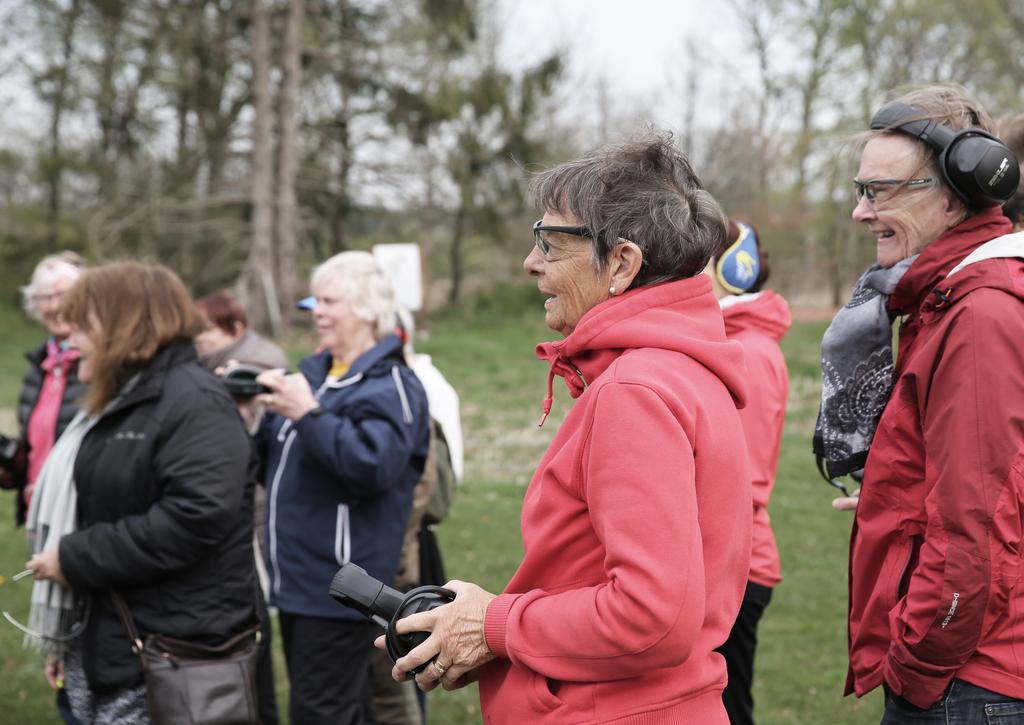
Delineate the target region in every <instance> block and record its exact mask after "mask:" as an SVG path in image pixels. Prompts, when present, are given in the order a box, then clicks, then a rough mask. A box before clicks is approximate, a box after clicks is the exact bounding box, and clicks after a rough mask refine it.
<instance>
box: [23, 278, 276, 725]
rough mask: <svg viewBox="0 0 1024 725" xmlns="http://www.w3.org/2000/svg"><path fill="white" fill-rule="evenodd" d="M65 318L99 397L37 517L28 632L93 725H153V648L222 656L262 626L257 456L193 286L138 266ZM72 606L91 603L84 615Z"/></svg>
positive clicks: (46, 482) (45, 484)
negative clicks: (149, 692)
mask: <svg viewBox="0 0 1024 725" xmlns="http://www.w3.org/2000/svg"><path fill="white" fill-rule="evenodd" d="M61 312H62V314H63V315H64V318H65V319H66V320H67V322H68V324H69V325H70V326H71V342H72V344H73V345H74V346H75V347H76V348H77V349H78V350H79V351H80V352H81V357H80V359H79V375H80V377H81V379H82V380H83V381H84V382H86V383H88V386H89V387H88V393H87V395H86V397H85V400H84V401H83V410H82V412H81V413H80V414H79V415H78V416H77V417H76V418H75V420H74V421H72V423H71V425H69V426H68V429H67V430H66V431H65V434H64V435H63V436H62V437H61V439H60V440H59V441H58V443H57V445H56V446H55V447H54V450H53V452H52V454H51V456H50V458H49V459H48V461H47V463H46V465H45V467H44V470H43V472H42V474H41V475H40V481H39V492H38V495H37V497H36V498H35V499H34V500H33V505H32V509H31V510H30V512H29V529H30V534H34V536H35V551H36V552H37V553H36V554H35V555H34V556H33V557H32V558H31V560H30V561H29V562H28V568H29V569H31V570H32V571H33V572H34V574H35V577H36V579H37V582H36V585H35V587H34V589H33V606H32V612H31V615H30V616H31V618H32V619H31V620H30V625H33V626H35V627H38V628H39V629H40V630H41V633H42V634H43V635H44V636H45V637H46V639H45V640H44V641H47V642H57V641H62V640H63V639H67V636H68V633H69V630H70V631H73V632H79V633H80V635H79V636H78V637H77V638H75V639H72V640H71V642H70V645H69V646H68V647H67V648H66V651H61V652H56V653H55V654H57V655H59V656H60V659H61V660H62V665H61V664H60V663H59V662H55V663H54V664H53V665H52V666H51V667H50V668H49V672H48V676H49V678H50V679H51V681H52V680H56V679H57V678H58V677H59V676H60V670H61V667H62V666H63V669H64V680H65V682H66V687H67V691H68V695H69V698H70V700H71V704H72V709H73V711H74V713H75V715H76V717H78V718H79V719H80V720H82V721H83V722H97V723H103V722H117V723H142V722H148V720H149V713H148V707H147V700H146V689H145V684H144V682H143V674H142V669H141V666H140V661H139V658H138V657H137V656H136V654H134V653H133V651H132V648H131V646H130V645H129V640H128V636H127V634H126V631H125V628H124V626H123V624H122V621H121V619H120V618H119V616H118V613H117V609H116V607H115V604H114V602H113V596H112V595H113V594H115V593H117V594H120V596H121V597H123V599H124V601H125V602H126V603H127V607H128V609H129V610H130V612H131V616H132V618H133V619H134V622H135V625H136V627H137V629H138V630H139V632H140V634H141V636H142V637H145V636H146V635H148V634H161V635H166V636H169V637H173V638H175V639H179V640H186V641H189V642H194V643H197V644H202V645H210V646H214V645H219V644H221V643H222V642H224V641H226V640H227V639H229V638H230V637H232V636H234V635H236V634H239V633H240V632H242V631H244V630H246V629H247V628H249V627H251V626H252V624H253V623H254V621H255V617H256V615H255V609H254V607H255V602H254V593H255V581H254V567H253V561H252V548H251V537H252V510H251V506H252V491H251V487H250V484H249V483H248V481H249V479H248V476H247V470H248V461H249V454H250V448H249V441H248V438H247V436H246V433H245V430H244V428H243V425H242V421H241V419H240V417H239V416H238V413H237V411H236V410H235V407H234V404H233V403H232V400H231V398H230V397H229V396H228V394H227V392H226V391H225V390H224V386H223V385H222V384H221V382H220V381H219V380H218V379H217V378H216V377H214V376H213V374H211V373H210V372H208V371H207V370H205V369H204V368H203V367H202V366H201V365H200V364H199V362H198V360H197V359H196V352H195V349H194V347H193V345H192V339H193V337H194V336H195V334H196V333H197V332H199V331H200V330H202V329H203V323H202V320H201V319H200V317H199V315H198V313H197V312H196V310H195V307H194V306H193V304H192V300H191V299H190V298H189V295H188V292H187V291H186V289H185V286H184V285H183V284H182V282H181V280H180V279H178V277H177V276H176V275H175V274H174V273H173V272H171V271H170V270H168V269H166V268H165V267H162V266H158V265H151V264H139V263H134V262H120V263H113V264H107V265H104V266H101V267H96V268H93V269H90V270H88V271H87V272H86V273H85V274H84V275H83V276H82V278H81V279H80V280H79V281H78V282H77V283H76V284H75V286H74V287H73V288H72V289H71V290H70V291H69V292H68V293H67V295H66V297H65V299H64V301H63V303H62V307H61ZM70 592H74V595H77V597H79V598H80V599H84V600H85V601H87V602H88V604H87V606H86V607H85V611H86V613H85V614H84V615H81V616H80V619H78V621H75V620H76V617H78V616H79V615H80V612H81V608H79V607H76V606H75V597H74V596H72V595H71V594H70Z"/></svg>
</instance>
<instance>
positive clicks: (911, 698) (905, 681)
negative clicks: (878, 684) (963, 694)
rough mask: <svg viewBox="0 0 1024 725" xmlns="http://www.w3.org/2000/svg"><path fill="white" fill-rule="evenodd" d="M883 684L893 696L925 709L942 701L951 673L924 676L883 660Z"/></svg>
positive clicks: (890, 661)
mask: <svg viewBox="0 0 1024 725" xmlns="http://www.w3.org/2000/svg"><path fill="white" fill-rule="evenodd" d="M882 674H883V675H884V677H885V682H886V684H887V685H889V687H890V689H891V690H892V691H893V693H894V694H896V695H899V696H900V697H902V698H903V699H904V700H906V701H907V702H909V703H910V704H911V705H913V706H914V707H920V708H922V709H927V708H929V707H931V706H932V705H934V704H935V703H936V702H938V701H939V700H941V699H942V695H943V693H944V692H945V691H946V688H947V687H949V683H950V682H951V681H952V680H953V673H949V674H943V675H926V674H923V673H922V672H920V671H918V670H913V669H911V668H909V667H907V666H906V665H903V664H900V663H899V662H897V661H896V660H894V659H893V657H892V655H890V656H888V657H886V658H885V664H884V665H883V666H882Z"/></svg>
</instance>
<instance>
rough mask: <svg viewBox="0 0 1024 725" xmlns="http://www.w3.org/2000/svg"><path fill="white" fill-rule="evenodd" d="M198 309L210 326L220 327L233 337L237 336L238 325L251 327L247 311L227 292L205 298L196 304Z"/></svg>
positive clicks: (216, 293) (222, 291) (215, 293)
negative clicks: (246, 314)
mask: <svg viewBox="0 0 1024 725" xmlns="http://www.w3.org/2000/svg"><path fill="white" fill-rule="evenodd" d="M196 309H198V310H199V312H200V314H202V315H203V316H204V317H205V318H206V319H207V320H209V321H210V324H212V325H215V326H216V327H219V328H220V329H222V330H223V331H224V332H226V333H227V334H229V335H231V336H232V337H234V336H235V334H236V332H237V330H236V327H237V326H238V323H242V327H248V326H249V320H248V318H247V317H246V316H245V310H243V309H242V308H241V306H239V304H238V302H236V301H235V298H234V297H232V296H231V294H230V293H229V292H228V291H227V290H221V291H220V292H214V293H213V294H212V295H208V296H206V297H203V298H202V299H201V300H198V301H197V302H196Z"/></svg>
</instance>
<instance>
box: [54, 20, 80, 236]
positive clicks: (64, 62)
mask: <svg viewBox="0 0 1024 725" xmlns="http://www.w3.org/2000/svg"><path fill="white" fill-rule="evenodd" d="M80 14H81V4H80V2H79V0H72V3H71V6H70V7H69V8H68V10H67V14H66V15H65V17H64V27H63V29H62V31H61V58H60V66H59V67H58V69H57V88H56V89H55V90H54V91H53V98H52V103H51V106H52V109H51V112H50V158H49V164H48V165H47V169H46V185H47V217H48V219H47V221H48V225H49V231H48V233H47V239H46V242H47V247H48V249H49V251H50V252H55V251H57V247H58V246H59V243H60V242H59V240H60V213H61V200H62V196H63V185H64V159H63V152H62V149H61V135H60V126H61V121H62V119H63V117H64V110H65V108H66V107H67V102H68V97H67V94H68V79H69V75H70V72H71V71H70V66H71V55H72V53H73V52H74V43H73V41H74V36H75V23H76V22H77V20H78V16H79V15H80Z"/></svg>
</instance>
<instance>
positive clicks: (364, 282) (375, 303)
mask: <svg viewBox="0 0 1024 725" xmlns="http://www.w3.org/2000/svg"><path fill="white" fill-rule="evenodd" d="M323 283H326V284H329V285H332V286H333V287H334V289H335V291H336V292H337V294H338V296H339V298H340V299H341V300H343V301H344V302H346V303H348V304H349V305H351V307H352V311H353V312H354V313H355V314H356V316H357V317H359V319H361V320H365V321H366V322H369V323H371V324H372V325H373V326H374V337H375V338H376V339H377V340H382V339H383V338H385V337H386V336H387V335H389V334H391V333H392V332H394V331H395V325H396V324H397V322H396V320H397V317H396V314H395V292H394V289H393V288H392V287H391V281H390V280H389V279H388V277H387V275H386V274H384V271H383V270H382V269H381V268H380V265H378V264H377V261H376V260H375V259H374V258H373V255H372V254H370V253H369V252H341V253H340V254H335V255H334V256H333V257H330V258H328V259H327V260H326V261H324V262H322V263H321V264H320V265H318V266H317V267H316V269H314V270H313V274H312V275H311V276H310V286H311V287H313V288H316V287H317V286H319V285H320V284H323Z"/></svg>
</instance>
